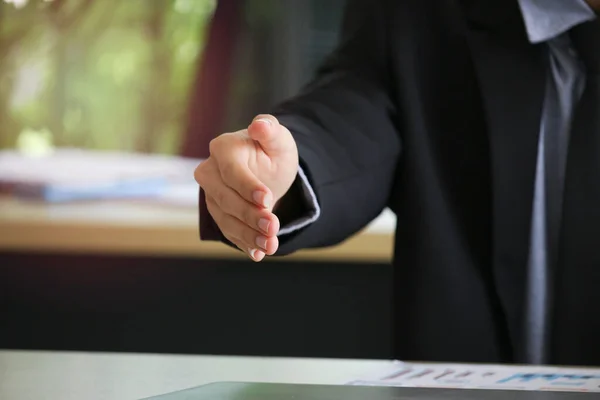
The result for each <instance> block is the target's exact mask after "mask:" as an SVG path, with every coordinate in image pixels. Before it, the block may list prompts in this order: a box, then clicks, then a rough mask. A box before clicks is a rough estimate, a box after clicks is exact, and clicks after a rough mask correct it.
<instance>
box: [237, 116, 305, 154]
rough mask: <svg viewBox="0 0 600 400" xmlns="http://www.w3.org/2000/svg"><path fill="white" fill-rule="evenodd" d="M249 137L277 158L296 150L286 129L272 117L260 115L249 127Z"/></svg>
mask: <svg viewBox="0 0 600 400" xmlns="http://www.w3.org/2000/svg"><path fill="white" fill-rule="evenodd" d="M248 136H250V138H251V139H252V140H255V141H257V142H258V144H260V146H261V147H262V149H263V150H264V151H265V153H267V155H269V156H276V155H279V154H282V153H285V152H288V151H291V150H293V149H294V148H295V143H294V139H293V138H292V135H291V133H290V132H289V131H288V130H287V128H286V127H284V126H283V125H281V124H280V123H279V121H277V118H275V117H274V116H272V115H267V114H263V115H259V116H257V117H256V118H254V120H253V121H252V123H251V124H250V126H249V127H248Z"/></svg>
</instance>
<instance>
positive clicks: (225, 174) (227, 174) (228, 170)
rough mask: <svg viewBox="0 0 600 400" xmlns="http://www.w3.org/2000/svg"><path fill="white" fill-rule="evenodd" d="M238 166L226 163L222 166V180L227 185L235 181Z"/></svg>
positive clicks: (220, 169)
mask: <svg viewBox="0 0 600 400" xmlns="http://www.w3.org/2000/svg"><path fill="white" fill-rule="evenodd" d="M235 170H236V164H235V163H234V162H226V163H223V165H222V166H220V168H219V171H220V172H221V178H222V179H223V181H224V182H225V183H227V184H231V183H233V182H234V180H235Z"/></svg>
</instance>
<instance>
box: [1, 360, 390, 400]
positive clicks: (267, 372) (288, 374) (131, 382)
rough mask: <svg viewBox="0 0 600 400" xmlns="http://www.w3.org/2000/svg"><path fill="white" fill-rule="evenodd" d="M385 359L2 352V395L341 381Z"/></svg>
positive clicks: (98, 395)
mask: <svg viewBox="0 0 600 400" xmlns="http://www.w3.org/2000/svg"><path fill="white" fill-rule="evenodd" d="M389 363H390V362H389V361H357V360H321V359H293V358H262V357H256V358H254V357H219V356H186V355H154V354H111V353H79V352H29V351H0V399H2V400H29V399H31V400H113V399H114V400H128V399H140V398H145V397H151V396H156V395H160V394H164V393H168V392H173V391H178V390H183V389H187V388H191V387H195V386H199V385H204V384H208V383H212V382H222V381H229V382H232V381H237V382H273V383H302V384H326V385H331V384H345V383H347V382H349V381H351V380H353V379H357V378H359V377H360V376H362V375H364V374H365V373H370V372H372V371H373V370H375V369H378V368H383V367H385V366H386V365H388V364H389Z"/></svg>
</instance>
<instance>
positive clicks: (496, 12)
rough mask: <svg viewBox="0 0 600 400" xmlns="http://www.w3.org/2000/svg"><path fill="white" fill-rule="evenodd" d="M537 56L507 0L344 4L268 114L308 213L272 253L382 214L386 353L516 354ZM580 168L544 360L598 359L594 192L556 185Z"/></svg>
mask: <svg viewBox="0 0 600 400" xmlns="http://www.w3.org/2000/svg"><path fill="white" fill-rule="evenodd" d="M545 57H546V54H545V52H544V47H543V46H542V45H531V44H530V43H529V42H528V40H527V37H526V32H525V28H524V23H523V21H522V17H521V14H520V10H519V9H518V4H517V1H516V0H505V1H492V0H435V1H423V0H403V1H397V0H370V1H369V0H366V1H362V0H350V2H349V5H348V8H347V13H346V19H345V23H344V29H343V35H342V40H341V44H340V46H339V48H338V49H337V50H336V51H335V52H334V53H333V54H332V55H331V57H329V59H328V60H327V62H326V63H325V65H324V66H323V67H322V68H321V69H320V71H319V73H318V75H317V77H316V78H315V80H314V81H313V82H312V83H311V84H310V85H309V86H308V87H306V88H305V89H304V90H303V91H302V93H300V94H299V95H298V96H296V97H295V98H293V99H290V100H289V101H286V102H285V103H283V104H281V105H280V106H279V107H277V109H276V110H275V112H274V114H275V115H276V116H277V117H278V118H279V119H280V121H281V123H282V124H283V125H285V126H286V127H288V128H289V129H290V131H291V132H292V133H293V135H294V137H295V139H296V141H297V144H298V148H299V152H300V158H301V163H302V165H303V167H304V168H305V170H306V171H307V173H308V176H309V179H310V181H311V183H312V185H313V187H314V189H315V192H316V195H317V197H318V200H319V202H320V205H321V208H322V215H321V218H320V219H319V220H318V221H317V222H315V223H314V224H312V225H310V226H309V227H307V228H305V229H303V230H302V231H300V232H297V233H295V234H293V235H290V236H288V237H286V238H282V241H281V248H280V251H279V254H287V253H290V252H293V251H295V250H297V249H300V248H306V247H319V246H329V245H333V244H336V243H338V242H340V241H342V240H344V239H346V238H347V237H348V236H350V235H351V234H353V233H355V232H357V231H359V230H360V229H361V228H363V227H364V226H365V225H366V224H368V223H369V222H370V221H371V220H372V219H373V218H374V217H376V216H377V215H378V214H379V213H380V212H381V211H382V209H383V208H385V207H390V208H391V209H392V210H393V211H394V212H395V213H396V214H397V216H398V227H397V231H396V240H395V243H396V247H395V258H394V267H395V299H396V300H395V314H396V332H395V337H396V338H397V340H396V353H395V356H396V357H397V358H399V359H403V360H434V361H463V362H520V361H523V354H524V348H523V346H524V341H523V338H524V336H523V333H524V324H525V321H524V309H525V304H524V299H525V294H526V282H527V268H526V267H527V257H528V250H529V235H530V222H531V209H532V200H533V188H534V173H535V164H536V154H537V144H538V136H539V130H540V120H541V111H542V103H543V99H544V89H545V79H546V75H545V73H546V58H545ZM598 133H599V134H600V132H598ZM580 142H581V141H580ZM580 142H579V143H578V144H577V146H583V147H588V148H589V146H597V147H595V150H594V151H596V152H598V151H599V150H600V143H595V142H594V143H591V142H588V143H583V144H582V143H580ZM570 151H571V149H570ZM573 151H576V150H573ZM588 151H589V150H588ZM598 155H599V156H600V154H598ZM570 157H572V153H571V155H570ZM597 166H598V167H599V168H598V170H595V171H593V174H595V175H599V174H598V171H600V165H597ZM580 173H581V171H579V172H578V171H570V172H567V183H566V191H567V193H566V195H565V196H566V198H565V201H564V207H565V209H564V217H563V218H564V229H563V231H562V233H563V235H564V237H563V240H562V242H561V243H562V245H561V246H562V247H561V251H560V253H561V263H560V268H559V270H558V271H556V273H555V274H554V276H555V279H554V284H555V285H554V295H555V296H554V297H555V304H554V306H553V308H552V326H553V328H552V334H551V337H552V345H551V357H550V359H551V362H552V363H556V364H564V365H567V364H579V365H590V364H596V365H600V246H598V245H597V243H598V238H600V208H599V207H593V206H591V207H588V209H586V210H585V212H582V211H581V210H580V207H579V205H581V204H583V203H581V201H580V199H582V198H585V199H586V201H587V202H588V203H587V204H588V205H592V204H598V205H600V190H598V185H597V184H594V185H592V186H593V187H590V188H589V190H587V191H586V192H585V193H581V192H578V193H573V191H572V190H571V191H569V180H571V181H572V180H573V179H576V178H575V177H576V176H577V175H580ZM586 173H592V172H590V171H586ZM598 179H600V176H598ZM592 181H593V180H592ZM595 182H597V183H598V184H600V181H595ZM286 200H287V199H286ZM204 215H205V216H206V211H205V210H204ZM203 225H204V226H202V229H201V230H202V235H203V238H205V239H220V237H219V235H211V232H212V233H215V232H216V231H215V230H214V226H211V225H214V224H212V221H210V220H209V218H208V217H206V218H205V219H204V221H203ZM211 228H213V229H211Z"/></svg>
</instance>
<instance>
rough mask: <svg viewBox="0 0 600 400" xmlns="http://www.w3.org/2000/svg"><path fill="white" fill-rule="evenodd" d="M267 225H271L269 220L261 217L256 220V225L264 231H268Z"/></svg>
mask: <svg viewBox="0 0 600 400" xmlns="http://www.w3.org/2000/svg"><path fill="white" fill-rule="evenodd" d="M269 225H271V221H269V220H268V219H266V218H261V219H259V220H258V227H259V228H260V229H261V230H262V231H263V232H264V233H269Z"/></svg>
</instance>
